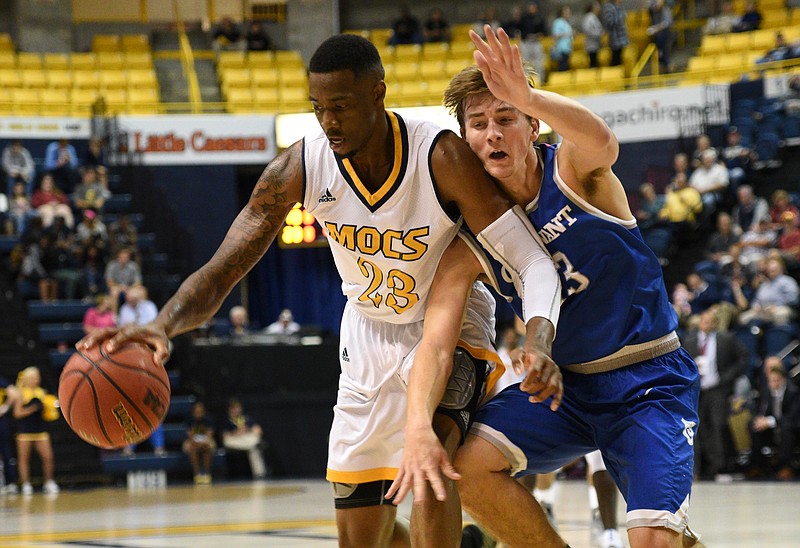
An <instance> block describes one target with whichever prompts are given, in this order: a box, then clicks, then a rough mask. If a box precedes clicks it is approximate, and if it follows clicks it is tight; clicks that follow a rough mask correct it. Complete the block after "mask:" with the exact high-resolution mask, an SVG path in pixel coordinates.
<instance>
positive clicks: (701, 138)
mask: <svg viewBox="0 0 800 548" xmlns="http://www.w3.org/2000/svg"><path fill="white" fill-rule="evenodd" d="M706 150H716V149H714V147H712V146H711V137H709V136H708V135H706V134H705V133H701V134H700V135H698V136H697V138H696V139H695V147H694V152H692V169H696V168H698V167H700V166H701V165H702V163H703V153H704V152H705V151H706Z"/></svg>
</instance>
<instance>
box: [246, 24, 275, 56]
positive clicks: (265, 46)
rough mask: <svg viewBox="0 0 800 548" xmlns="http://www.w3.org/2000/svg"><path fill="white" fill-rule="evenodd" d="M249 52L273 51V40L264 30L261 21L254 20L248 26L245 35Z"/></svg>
mask: <svg viewBox="0 0 800 548" xmlns="http://www.w3.org/2000/svg"><path fill="white" fill-rule="evenodd" d="M244 40H245V43H246V47H247V51H269V50H270V49H272V40H271V39H270V37H269V34H267V31H266V30H264V25H262V24H261V21H258V20H255V19H254V20H253V21H250V24H249V25H247V32H246V33H245V35H244Z"/></svg>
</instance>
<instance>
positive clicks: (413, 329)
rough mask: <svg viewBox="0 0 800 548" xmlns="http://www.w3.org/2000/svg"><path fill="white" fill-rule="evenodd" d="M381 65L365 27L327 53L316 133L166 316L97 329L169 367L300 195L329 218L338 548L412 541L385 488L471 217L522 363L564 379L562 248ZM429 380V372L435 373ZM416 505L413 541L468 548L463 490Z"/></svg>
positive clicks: (475, 300) (476, 322)
mask: <svg viewBox="0 0 800 548" xmlns="http://www.w3.org/2000/svg"><path fill="white" fill-rule="evenodd" d="M383 78H384V69H383V66H382V64H381V60H380V56H379V55H378V52H377V50H376V49H375V47H374V46H373V45H372V44H371V43H370V42H369V41H367V40H365V39H363V38H361V37H357V36H354V35H346V34H345V35H337V36H333V37H331V38H329V39H328V40H326V41H325V42H323V44H321V45H320V46H319V48H318V49H317V50H316V52H315V53H314V55H313V56H312V58H311V60H310V63H309V95H310V100H311V104H312V106H313V108H314V112H315V114H316V117H317V120H318V122H319V128H315V129H314V130H312V131H311V132H309V133H308V134H307V135H306V136H305V137H304V138H303V139H302V140H300V141H298V142H297V143H295V144H293V145H292V146H290V147H289V148H288V149H286V150H285V151H283V152H281V153H280V154H279V155H278V156H277V157H276V158H275V159H274V160H273V161H272V162H270V164H269V165H268V166H267V168H266V169H265V170H264V173H263V174H262V176H261V178H260V179H259V181H258V183H257V184H256V187H255V189H254V191H253V193H252V195H251V197H250V200H249V202H248V203H247V205H246V206H245V207H244V209H243V210H242V211H241V212H240V213H239V215H238V216H237V218H236V219H235V220H234V222H233V224H232V226H231V227H230V229H229V231H228V233H227V235H226V236H225V239H224V240H223V242H222V244H221V245H220V247H219V248H218V249H217V251H216V252H215V254H214V256H213V257H212V258H211V259H210V260H209V261H208V263H206V264H205V265H204V266H202V267H201V268H200V269H199V270H198V271H197V272H195V273H194V274H192V275H191V276H190V277H189V278H188V279H187V280H186V281H184V282H183V284H182V285H181V287H180V288H179V289H178V291H177V292H176V294H175V295H174V296H173V297H172V298H171V299H170V300H169V301H168V302H167V303H166V305H165V306H164V307H163V308H162V310H161V312H160V313H159V315H158V317H157V318H156V320H155V321H153V322H152V323H150V324H147V325H144V326H126V327H124V328H122V329H119V330H117V329H108V330H103V331H96V332H93V333H92V334H91V335H89V336H87V337H86V338H84V339H83V340H82V341H79V342H78V348H81V349H87V348H89V347H91V346H93V345H95V344H100V343H102V342H103V341H106V340H108V343H107V346H106V349H107V350H108V351H109V352H113V351H114V349H116V348H119V346H120V345H122V344H124V343H125V342H126V341H131V340H135V341H139V342H143V343H145V344H148V345H149V346H150V347H151V348H153V349H154V351H155V355H156V360H157V361H158V362H159V363H162V364H163V363H164V361H165V360H166V359H167V358H168V356H169V351H168V347H169V339H170V338H171V337H174V336H176V335H178V334H180V333H185V332H187V331H190V330H192V329H195V328H196V327H198V326H200V325H202V324H203V323H204V322H206V321H208V320H209V319H210V318H211V317H212V316H213V315H214V313H215V312H216V311H217V310H218V309H219V307H220V305H221V304H222V302H223V300H224V298H225V297H226V296H227V295H228V293H229V292H230V291H231V290H232V289H233V287H234V286H235V285H236V284H237V283H238V282H239V281H240V280H241V279H242V278H243V277H244V276H245V274H247V272H248V271H249V270H250V269H251V268H252V267H253V265H254V264H255V263H256V262H257V261H258V260H259V259H260V258H261V257H262V256H263V254H264V252H265V251H266V250H267V249H268V247H269V246H270V244H271V243H272V241H273V240H274V238H275V236H276V234H277V233H278V231H279V230H280V229H281V227H282V225H283V222H284V219H285V217H286V215H287V213H288V212H289V211H290V210H291V209H292V207H293V206H294V205H295V204H296V203H298V202H301V203H303V205H304V206H305V208H306V209H307V210H309V211H311V212H312V213H313V214H314V215H315V217H316V218H317V220H318V221H319V222H320V224H321V225H322V226H324V227H325V229H326V231H327V233H328V237H329V242H330V247H331V252H332V254H333V256H334V261H335V263H336V266H337V269H338V271H339V274H340V275H341V277H342V281H343V283H342V291H343V293H344V294H345V296H346V297H347V304H346V306H345V311H344V314H343V318H342V328H341V334H340V356H341V359H340V365H341V375H340V378H339V390H338V394H337V404H336V406H335V408H334V419H333V425H332V427H331V434H330V443H329V451H328V469H327V478H328V479H329V481H330V482H331V483H332V485H333V491H334V500H335V507H336V523H337V529H338V534H339V545H340V546H342V547H354V548H361V547H364V546H370V547H388V546H401V545H405V544H407V543H408V542H409V531H408V530H407V529H406V528H405V527H403V526H402V525H400V524H398V523H397V522H396V507H395V506H394V505H392V504H389V503H388V501H387V500H386V499H385V497H384V495H385V492H386V488H387V487H388V485H389V483H390V482H391V481H392V480H393V479H394V478H395V475H396V473H397V470H398V468H399V466H400V463H401V460H402V447H403V430H404V425H405V414H406V400H407V387H408V386H409V383H413V385H414V389H415V390H416V389H418V388H422V389H424V387H420V386H419V384H420V382H419V381H420V379H417V378H414V379H411V378H410V377H411V369H412V368H411V364H412V363H413V359H412V358H411V356H413V354H414V353H415V352H416V351H417V349H418V347H419V342H420V340H421V338H422V324H423V321H422V320H423V316H424V312H425V307H426V305H427V301H428V297H429V294H430V287H431V284H432V280H433V277H434V273H435V270H436V265H437V264H438V263H439V259H440V258H441V256H442V254H443V253H444V252H445V249H447V247H448V245H449V244H450V242H451V241H452V239H453V238H454V237H455V234H456V232H457V231H458V229H459V226H460V224H461V218H462V216H463V219H464V220H465V221H466V223H467V224H468V225H469V227H470V229H471V230H472V231H473V232H474V233H475V234H477V235H478V238H479V239H480V240H481V242H482V243H483V244H484V245H486V246H487V247H488V248H490V249H502V250H503V252H502V256H499V258H500V259H502V260H503V261H505V262H506V263H507V264H509V265H510V266H509V269H510V270H511V271H512V272H513V273H514V276H516V277H517V278H518V280H519V284H518V285H519V287H521V288H524V291H523V292H522V295H521V298H522V300H523V302H524V309H525V316H524V320H525V322H526V336H527V343H526V348H525V353H524V360H525V362H526V364H528V365H529V366H531V367H533V368H535V369H537V370H541V371H542V372H543V375H546V376H547V377H548V379H550V381H551V385H550V389H549V390H550V391H551V392H553V393H555V394H556V395H557V396H560V391H561V373H560V372H559V371H558V369H557V368H556V367H555V364H554V363H553V361H552V359H551V358H550V343H551V341H552V338H553V336H554V331H555V327H554V326H555V324H556V323H557V319H558V311H559V306H558V304H559V300H560V299H559V294H560V283H559V278H558V274H557V272H556V270H555V268H554V267H553V263H552V261H551V260H550V257H549V255H548V254H547V252H546V251H545V250H544V248H543V247H542V246H540V245H538V244H537V243H536V241H535V240H534V238H532V237H531V234H532V233H533V232H534V231H533V227H532V226H531V225H530V222H529V221H528V220H527V218H526V217H525V214H524V212H523V211H522V210H521V209H520V208H518V207H516V206H514V204H513V203H512V202H511V201H510V200H509V199H508V197H507V196H505V195H504V194H503V193H502V192H501V191H500V190H499V189H498V188H497V187H496V185H495V184H494V182H493V181H492V180H491V178H490V177H489V176H488V175H487V174H486V172H485V171H484V169H483V167H482V165H481V163H480V161H479V160H478V159H477V157H476V156H475V154H474V153H473V152H472V151H471V150H470V149H469V147H468V146H467V145H466V143H464V141H463V140H461V139H460V138H459V137H458V136H457V135H455V134H453V133H452V132H449V131H442V130H441V129H440V128H438V127H436V126H434V125H433V124H430V123H428V122H425V121H421V120H411V119H403V118H402V117H401V116H399V115H397V114H395V113H393V112H389V111H386V110H385V107H384V97H385V94H386V84H385V83H384V80H383ZM493 306H494V302H493V300H492V299H491V296H489V295H487V294H485V293H484V292H482V291H481V290H480V289H479V288H477V289H476V290H475V291H474V292H473V293H472V294H471V295H470V299H469V303H468V305H467V307H466V308H467V310H468V312H469V313H468V314H467V318H468V319H471V320H472V321H471V322H469V325H466V324H465V329H462V332H461V337H462V338H463V339H464V340H465V346H464V348H466V349H467V351H465V352H460V353H459V354H458V356H457V359H455V360H451V361H453V367H452V370H453V374H452V375H451V378H450V379H449V380H448V383H447V391H446V392H445V391H442V394H444V395H445V398H444V399H443V400H442V402H441V404H442V405H441V408H439V406H438V403H439V402H437V413H436V417H435V419H433V420H434V421H435V423H436V431H437V434H438V435H439V439H441V440H442V441H443V442H444V444H445V446H446V447H447V448H448V454H449V455H451V456H452V455H453V454H454V452H455V449H456V447H457V446H458V444H459V443H460V442H461V441H462V439H463V436H465V435H466V430H467V428H468V425H469V423H470V422H471V415H472V412H473V410H474V406H475V403H476V401H477V399H478V397H479V395H480V392H481V386H482V384H483V381H484V378H485V376H486V373H487V367H488V363H487V362H488V361H489V360H487V359H486V358H487V357H489V355H488V353H486V352H482V350H486V349H490V348H491V341H492V339H493V338H494V333H493V327H492V325H491V322H490V321H488V318H489V317H491V318H493V312H492V310H493ZM422 380H423V381H424V379H422ZM448 494H449V495H451V496H448V497H446V499H445V500H439V497H436V496H433V495H432V496H430V497H428V498H427V500H426V501H425V502H423V503H420V504H415V505H414V509H413V511H412V516H411V531H410V533H411V536H412V537H413V541H414V544H415V546H431V547H437V548H438V547H446V546H457V544H458V539H459V537H460V533H461V530H460V523H458V522H457V523H456V525H455V526H454V527H453V526H450V527H448V526H447V524H452V523H453V521H454V520H453V519H452V516H456V517H457V518H460V506H459V503H458V496H457V492H456V490H455V488H454V487H452V486H451V488H450V491H449V492H448Z"/></svg>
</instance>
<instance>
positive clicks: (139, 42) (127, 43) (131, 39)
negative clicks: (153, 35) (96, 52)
mask: <svg viewBox="0 0 800 548" xmlns="http://www.w3.org/2000/svg"><path fill="white" fill-rule="evenodd" d="M120 46H121V48H122V50H123V51H127V52H144V51H150V39H149V38H148V37H147V35H146V34H124V35H122V38H120Z"/></svg>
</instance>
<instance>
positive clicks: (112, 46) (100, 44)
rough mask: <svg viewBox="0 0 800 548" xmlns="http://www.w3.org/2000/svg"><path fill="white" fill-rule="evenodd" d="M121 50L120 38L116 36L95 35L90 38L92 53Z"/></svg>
mask: <svg viewBox="0 0 800 548" xmlns="http://www.w3.org/2000/svg"><path fill="white" fill-rule="evenodd" d="M120 49H122V45H121V41H120V37H119V35H117V34H95V35H94V36H93V37H92V51H95V52H101V51H102V52H108V51H119V50H120Z"/></svg>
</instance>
